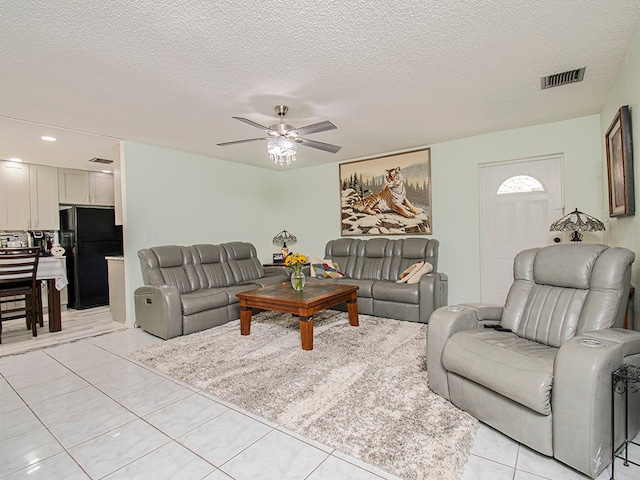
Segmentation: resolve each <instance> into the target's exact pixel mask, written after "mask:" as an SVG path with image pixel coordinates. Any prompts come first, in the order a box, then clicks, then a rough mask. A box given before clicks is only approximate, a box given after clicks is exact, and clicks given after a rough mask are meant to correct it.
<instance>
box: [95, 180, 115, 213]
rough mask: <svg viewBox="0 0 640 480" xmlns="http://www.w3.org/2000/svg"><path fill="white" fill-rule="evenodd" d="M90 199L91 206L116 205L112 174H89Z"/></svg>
mask: <svg viewBox="0 0 640 480" xmlns="http://www.w3.org/2000/svg"><path fill="white" fill-rule="evenodd" d="M89 199H90V201H91V205H109V206H113V205H114V203H115V202H114V197H113V174H112V173H105V172H89Z"/></svg>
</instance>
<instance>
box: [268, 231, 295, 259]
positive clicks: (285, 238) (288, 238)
mask: <svg viewBox="0 0 640 480" xmlns="http://www.w3.org/2000/svg"><path fill="white" fill-rule="evenodd" d="M272 241H273V243H274V244H275V245H282V255H283V256H284V257H286V256H287V255H288V254H289V248H287V242H289V243H296V242H297V241H298V239H297V238H296V236H295V235H294V234H293V233H289V232H287V231H286V230H282V231H281V232H280V233H279V234H277V235H276V236H275V237H273V240H272Z"/></svg>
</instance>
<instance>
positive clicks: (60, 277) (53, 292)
mask: <svg viewBox="0 0 640 480" xmlns="http://www.w3.org/2000/svg"><path fill="white" fill-rule="evenodd" d="M63 262H65V258H64V257H40V258H39V259H38V270H37V271H36V279H37V280H45V281H46V282H47V292H48V305H49V331H50V332H59V331H61V330H62V307H61V305H60V290H62V289H63V288H64V287H66V286H67V284H68V283H69V281H68V279H67V274H66V272H65V269H64V266H63Z"/></svg>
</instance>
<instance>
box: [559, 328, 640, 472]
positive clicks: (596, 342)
mask: <svg viewBox="0 0 640 480" xmlns="http://www.w3.org/2000/svg"><path fill="white" fill-rule="evenodd" d="M637 354H640V332H635V331H632V330H622V329H604V330H597V331H591V332H586V333H585V334H584V335H579V336H576V337H574V338H572V339H570V340H568V341H566V342H565V343H563V344H562V346H561V347H560V349H559V351H558V356H557V357H556V362H555V371H554V376H553V391H552V403H551V405H552V414H553V445H554V456H555V457H556V458H557V459H558V460H560V461H562V462H565V463H567V464H568V465H571V466H572V467H574V468H576V469H578V470H580V471H582V472H584V473H587V474H588V475H591V476H592V477H595V476H597V475H598V474H599V473H600V472H601V471H602V470H603V469H604V467H605V466H606V465H607V464H608V463H609V462H610V459H611V374H612V373H613V372H614V371H615V370H617V369H618V368H619V367H621V366H622V365H623V364H624V363H625V357H629V356H632V355H637ZM636 358H637V357H636ZM634 410H635V411H637V409H635V408H634ZM630 411H631V409H630ZM630 424H633V422H630ZM616 431H617V432H619V433H620V432H622V431H623V429H622V426H620V428H617V430H616ZM630 433H632V432H630ZM633 435H635V433H633V434H632V435H631V436H632V437H633Z"/></svg>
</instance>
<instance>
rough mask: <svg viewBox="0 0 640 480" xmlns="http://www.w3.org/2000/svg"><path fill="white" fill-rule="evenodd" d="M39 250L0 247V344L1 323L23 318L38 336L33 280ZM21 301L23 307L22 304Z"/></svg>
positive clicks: (37, 300)
mask: <svg viewBox="0 0 640 480" xmlns="http://www.w3.org/2000/svg"><path fill="white" fill-rule="evenodd" d="M39 252H40V249H39V248H37V247H26V248H0V343H2V322H5V321H8V320H15V319H18V318H25V319H26V324H27V328H31V332H32V333H33V336H34V337H37V336H38V330H37V325H38V324H40V325H42V304H41V295H40V285H39V282H38V281H37V279H36V273H37V270H38V259H39ZM22 302H24V306H23V305H22Z"/></svg>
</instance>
